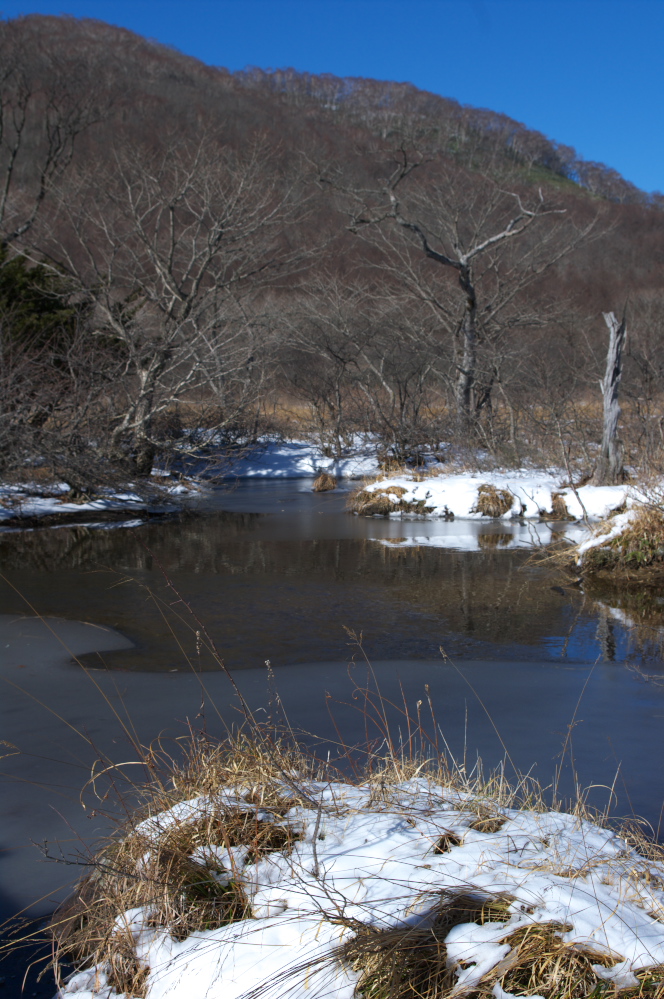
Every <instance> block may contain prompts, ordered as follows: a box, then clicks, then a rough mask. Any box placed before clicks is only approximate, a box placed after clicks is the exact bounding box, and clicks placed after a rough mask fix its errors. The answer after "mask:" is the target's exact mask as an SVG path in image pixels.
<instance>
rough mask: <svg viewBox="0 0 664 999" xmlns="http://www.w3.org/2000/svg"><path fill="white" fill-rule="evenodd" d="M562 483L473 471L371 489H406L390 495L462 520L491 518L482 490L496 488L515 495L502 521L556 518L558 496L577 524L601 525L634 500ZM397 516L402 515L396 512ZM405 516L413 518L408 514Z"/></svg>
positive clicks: (626, 491)
mask: <svg viewBox="0 0 664 999" xmlns="http://www.w3.org/2000/svg"><path fill="white" fill-rule="evenodd" d="M559 483H560V479H559V478H556V477H555V476H553V475H551V474H550V473H548V472H529V471H526V470H523V469H521V470H516V471H513V472H473V473H466V474H459V475H455V474H450V475H438V476H431V477H428V478H424V479H423V480H422V481H419V482H418V481H416V479H415V478H414V477H413V476H412V475H409V474H406V475H400V476H386V477H385V478H384V479H380V480H379V481H377V482H373V483H370V484H369V485H367V486H366V487H365V488H366V491H367V492H370V493H385V491H386V490H387V489H388V488H389V487H391V486H397V487H400V488H401V489H404V490H405V493H404V494H403V495H397V494H394V493H392V494H390V493H387V494H386V495H389V496H391V499H392V501H393V502H394V503H398V502H400V501H403V502H405V503H411V502H412V503H418V502H420V501H424V505H425V506H427V507H431V508H432V510H431V513H430V514H428V516H431V517H450V516H454V517H455V518H457V517H459V518H462V519H471V520H481V519H486V517H484V516H483V514H481V513H478V512H477V509H476V508H477V500H478V491H479V488H480V486H482V485H490V486H494V487H495V488H496V489H502V490H507V491H508V492H509V493H510V494H511V496H512V504H511V507H510V509H509V510H507V512H506V513H504V514H503V515H502V517H501V518H498V519H502V520H511V519H513V518H516V517H527V518H530V517H542V516H548V517H550V518H551V517H552V506H553V498H554V493H557V494H559V495H560V497H561V498H562V499H563V500H564V502H565V506H566V507H567V512H568V514H569V516H570V517H573V518H574V520H581V519H583V518H584V517H588V518H589V519H591V520H601V519H603V518H604V517H606V516H608V515H609V513H611V511H612V510H615V509H617V508H618V507H620V506H622V504H623V503H626V502H627V503H629V502H630V501H631V491H630V487H629V486H581V487H579V488H578V489H576V490H575V489H572V488H571V487H569V486H567V487H563V486H561V485H560V484H559ZM394 516H396V517H399V516H402V514H401V513H400V512H399V511H395V513H394ZM403 516H408V515H407V514H404V515H403Z"/></svg>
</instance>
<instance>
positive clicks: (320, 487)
mask: <svg viewBox="0 0 664 999" xmlns="http://www.w3.org/2000/svg"><path fill="white" fill-rule="evenodd" d="M311 488H312V489H313V491H314V492H315V493H327V492H329V491H330V490H331V489H336V488H337V480H336V479H335V477H334V475H330V474H329V473H328V472H321V473H320V475H319V476H318V477H317V478H315V479H314V484H313V486H312V487H311Z"/></svg>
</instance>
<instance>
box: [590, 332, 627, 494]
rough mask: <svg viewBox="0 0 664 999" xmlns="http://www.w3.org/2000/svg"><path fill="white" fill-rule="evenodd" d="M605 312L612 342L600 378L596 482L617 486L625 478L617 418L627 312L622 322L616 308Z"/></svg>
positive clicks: (594, 478)
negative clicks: (599, 446) (599, 423)
mask: <svg viewBox="0 0 664 999" xmlns="http://www.w3.org/2000/svg"><path fill="white" fill-rule="evenodd" d="M603 315H604V322H605V323H606V325H607V326H608V328H609V346H608V350H607V353H606V371H605V372H604V378H603V379H602V381H601V382H600V388H601V390H602V398H603V402H604V406H603V422H602V445H601V448H600V452H599V458H598V461H597V467H596V468H595V474H594V476H593V482H594V484H595V485H596V486H614V485H615V484H616V483H617V482H622V481H623V480H624V477H625V471H624V469H623V450H622V445H621V443H620V441H619V440H618V420H619V418H620V403H619V402H618V393H619V391H620V381H621V378H622V354H623V349H624V346H625V338H626V336H627V327H626V325H625V315H624V314H623V317H622V320H621V321H620V322H618V320H617V319H616V317H615V314H614V313H613V312H605V313H603Z"/></svg>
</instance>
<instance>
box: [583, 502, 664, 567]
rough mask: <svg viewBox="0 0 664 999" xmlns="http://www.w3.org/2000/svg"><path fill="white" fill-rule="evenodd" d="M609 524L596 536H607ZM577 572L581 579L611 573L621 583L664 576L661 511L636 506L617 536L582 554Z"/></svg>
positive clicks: (661, 509) (602, 526)
mask: <svg viewBox="0 0 664 999" xmlns="http://www.w3.org/2000/svg"><path fill="white" fill-rule="evenodd" d="M611 527H612V524H611V520H608V521H605V522H604V523H603V524H601V525H599V527H598V529H597V533H598V534H599V535H600V536H601V534H602V533H606V532H608V530H610V528H611ZM581 568H582V571H583V573H584V575H598V574H602V573H611V576H612V578H613V579H615V578H617V576H620V578H621V581H629V580H630V579H634V578H637V579H638V580H639V582H640V583H646V581H650V582H651V583H655V581H656V580H657V578H658V577H659V578H661V576H662V575H664V509H663V508H662V507H661V506H651V505H642V506H639V507H638V508H637V509H636V511H635V513H634V515H633V516H632V518H631V520H630V523H629V524H628V525H627V526H626V527H625V529H624V530H623V531H621V533H620V534H619V535H618V536H617V537H615V538H611V539H609V540H607V541H606V542H605V543H604V544H600V545H598V546H597V547H595V548H591V549H590V550H589V551H587V552H584V554H583V560H582V563H581Z"/></svg>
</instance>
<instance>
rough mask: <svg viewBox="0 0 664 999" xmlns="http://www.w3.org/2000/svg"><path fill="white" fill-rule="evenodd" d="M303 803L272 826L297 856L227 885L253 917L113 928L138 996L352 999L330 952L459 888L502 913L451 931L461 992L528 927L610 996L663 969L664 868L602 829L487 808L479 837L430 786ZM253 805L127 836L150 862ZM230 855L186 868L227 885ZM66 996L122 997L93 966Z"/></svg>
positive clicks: (427, 916)
mask: <svg viewBox="0 0 664 999" xmlns="http://www.w3.org/2000/svg"><path fill="white" fill-rule="evenodd" d="M284 790H285V791H286V792H287V791H288V790H289V788H287V787H286V786H285V785H284ZM301 791H302V793H303V794H305V795H306V796H307V798H308V799H310V801H311V806H310V807H303V806H301V805H300V806H297V807H294V808H291V809H290V810H289V811H288V812H287V813H286V814H285V815H284V816H272V819H273V820H274V821H277V822H279V823H283V824H287V825H289V826H290V827H291V828H293V829H294V830H296V831H297V832H298V833H299V835H300V839H299V840H298V841H297V842H296V843H295V844H294V847H293V850H292V852H291V853H290V854H288V855H284V854H282V853H281V852H279V851H276V852H273V853H271V854H269V855H267V856H264V857H263V858H262V859H261V860H259V861H258V862H256V863H252V864H248V865H246V866H244V867H242V869H241V872H240V874H239V875H238V874H237V873H236V874H235V875H234V876H235V877H240V878H241V880H242V885H243V887H244V890H245V892H246V893H247V895H248V897H249V899H250V902H251V906H252V917H251V918H244V919H241V920H239V921H237V922H234V923H231V924H229V925H225V926H222V927H219V928H217V929H211V930H205V931H202V932H198V933H196V934H194V935H192V936H189V937H187V938H186V939H184V940H175V939H174V938H173V937H171V936H170V934H169V933H168V931H167V930H166V929H164V928H155V927H154V926H151V925H150V912H149V911H148V910H147V908H145V907H142V908H136V909H132V910H129V911H127V912H125V913H124V915H121V916H119V917H118V918H117V919H116V927H117V929H118V930H121V931H124V933H125V939H126V934H127V933H128V934H129V936H130V939H133V946H134V950H135V954H136V957H137V959H138V961H139V964H141V965H142V966H143V967H145V968H147V969H149V974H148V979H147V999H166V997H168V999H189V997H190V996H192V995H205V996H206V997H207V999H240V997H241V996H244V995H246V994H248V993H250V992H253V990H256V993H255V994H260V995H261V996H263V997H266V999H268V997H274V999H277V997H280V996H282V995H284V994H285V993H286V992H287V994H288V995H289V996H291V997H295V999H304V997H305V996H306V997H308V999H328V997H329V996H330V995H334V996H335V999H352V997H353V996H354V995H355V987H356V985H357V982H358V977H359V976H358V973H357V972H355V971H353V970H352V969H351V968H350V967H348V965H346V964H344V962H343V960H341V959H340V954H339V948H340V946H341V945H343V944H344V943H347V942H348V941H349V940H350V939H351V938H352V936H353V933H354V928H356V927H357V926H358V924H362V925H366V926H371V927H373V928H375V929H378V930H380V929H389V928H395V927H400V926H401V927H405V926H413V925H418V924H421V925H427V924H428V922H430V921H431V919H432V917H433V915H434V914H435V910H436V905H437V904H439V903H440V900H441V897H442V896H443V895H444V894H445V893H450V892H455V891H463V892H464V893H466V894H467V893H468V892H471V893H473V894H475V895H476V896H477V897H479V898H486V899H489V898H492V897H495V896H496V895H501V896H502V897H504V898H507V899H509V900H510V901H509V902H508V904H507V905H506V907H505V911H504V918H501V919H500V921H491V922H488V923H485V924H484V925H480V924H478V923H474V922H468V923H463V924H461V925H457V926H455V927H454V928H453V929H452V930H451V931H450V932H449V933H448V935H447V937H446V940H445V944H446V948H447V955H448V959H449V961H450V963H451V964H452V966H453V967H454V969H455V973H456V976H457V983H458V988H459V989H461V988H464V987H466V988H467V987H470V988H472V987H473V986H474V985H475V984H476V983H477V982H478V981H479V979H480V978H482V977H483V976H485V975H489V976H490V973H491V971H492V969H493V968H495V967H496V966H497V965H498V963H499V962H501V961H502V960H503V959H504V958H505V957H506V955H507V954H508V953H509V951H510V943H509V935H510V934H511V933H513V932H514V931H515V930H517V929H520V928H522V927H525V926H528V925H532V924H538V923H539V924H547V923H548V924H556V925H557V926H559V927H561V926H562V927H564V929H561V930H560V931H559V932H560V933H561V936H562V940H563V942H564V943H567V944H572V945H575V946H577V947H581V948H584V947H585V948H587V949H589V950H591V951H592V952H593V953H594V954H596V955H597V964H595V965H594V970H595V972H596V974H597V975H598V978H600V979H604V980H606V981H609V982H610V983H612V984H614V985H616V986H618V987H629V986H635V985H637V984H638V981H637V979H636V978H635V975H634V972H635V971H639V970H641V969H644V968H647V967H651V966H657V965H661V964H663V963H664V922H663V921H662V917H663V916H664V890H663V889H662V887H661V885H662V879H663V878H664V864H663V863H661V862H656V861H653V860H650V859H646V858H645V857H643V856H641V855H639V854H638V853H637V852H636V851H635V850H634V849H632V848H630V847H628V846H627V845H626V843H625V842H624V841H623V840H621V839H620V838H619V837H618V836H616V835H615V834H614V833H613V832H612V831H610V830H607V829H604V828H601V827H599V826H597V825H595V824H593V823H591V822H589V821H587V820H585V819H582V818H578V817H575V816H573V815H570V814H566V813H562V812H557V811H549V812H535V811H531V810H527V809H524V810H518V809H513V808H507V807H501V806H500V805H498V804H497V803H493V804H492V810H493V813H494V814H495V816H496V817H497V818H498V819H499V820H502V826H501V827H500V828H498V829H496V831H492V832H483V831H481V830H480V829H477V828H473V825H474V820H475V819H476V818H477V808H478V806H482V805H484V806H485V807H486V800H482V799H480V798H479V797H475V796H474V795H472V794H471V793H468V792H466V793H464V792H460V791H458V790H456V789H454V788H452V787H445V786H441V785H436V784H435V783H433V782H428V781H427V780H425V779H416V780H410V781H406V782H403V783H400V784H394V785H392V786H389V785H388V787H387V789H385V788H383V791H382V796H381V800H379V801H376V789H375V787H374V788H371V787H366V786H360V787H357V786H352V785H348V784H342V783H313V782H307V783H306V785H305V784H303V785H302V788H301ZM251 800H252V797H251V793H250V792H249V791H248V790H247V789H244V788H230V789H227V790H225V791H222V792H220V793H218V794H217V795H216V796H214V797H205V796H203V797H198V798H195V799H192V800H190V801H186V802H180V803H179V804H177V805H175V806H174V807H173V808H172V809H170V810H169V811H167V812H163V813H161V814H160V815H157V816H154V817H152V818H151V819H149V820H147V822H143V823H142V824H141V825H139V826H138V827H137V828H136V830H135V833H137V834H140V835H142V836H143V837H144V838H145V841H146V849H147V850H148V851H149V850H150V849H154V848H155V847H156V846H157V845H158V843H159V839H160V837H161V836H162V835H163V834H164V832H165V831H167V830H169V829H172V827H173V826H174V825H178V824H181V825H186V824H187V823H191V822H192V821H195V820H198V819H201V818H205V817H206V816H210V815H213V814H215V812H218V811H221V810H228V809H231V810H232V809H238V810H245V811H246V810H247V809H248V808H251V807H252V806H251V804H250V802H251ZM261 817H265V816H259V817H258V818H259V820H260V818H261ZM497 824H498V825H499V824H500V822H499V823H497ZM441 836H446V837H448V843H449V844H452V845H449V848H447V849H446V850H445V852H437V851H436V846H437V844H438V843H439V842H440V839H441ZM234 849H237V848H234ZM226 853H228V851H224V850H223V849H222V850H219V848H218V847H214V846H209V847H207V848H205V847H202V848H200V847H199V848H198V849H197V851H196V857H194V858H193V859H194V860H196V861H197V862H199V863H205V862H206V861H205V857H206V856H208V857H210V856H214V857H215V859H216V863H217V864H221V867H222V869H223V867H224V864H226V866H227V867H228V874H229V876H231V875H230V871H231V868H232V867H233V866H234V864H233V861H232V859H230V858H228V857H226ZM222 855H223V856H222ZM236 859H237V858H236ZM340 914H341V915H340ZM616 961H617V963H615V962H616ZM611 965H613V966H611ZM494 994H498V995H501V996H502V997H503V999H504V996H505V994H506V993H504V992H503V991H502V990H500V991H499V992H498V993H494ZM73 995H76V996H77V999H93V997H94V999H98V997H103V999H120V997H117V996H116V994H115V993H113V991H112V990H111V989H110V987H109V986H108V985H107V984H106V975H105V971H104V968H102V967H98V968H90V969H88V970H87V971H82V972H79V973H78V974H77V975H75V976H74V977H73V978H72V979H70V981H69V983H68V984H67V985H65V986H64V987H63V989H62V990H61V991H60V992H59V997H60V999H65V997H69V996H73ZM507 995H509V993H507Z"/></svg>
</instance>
